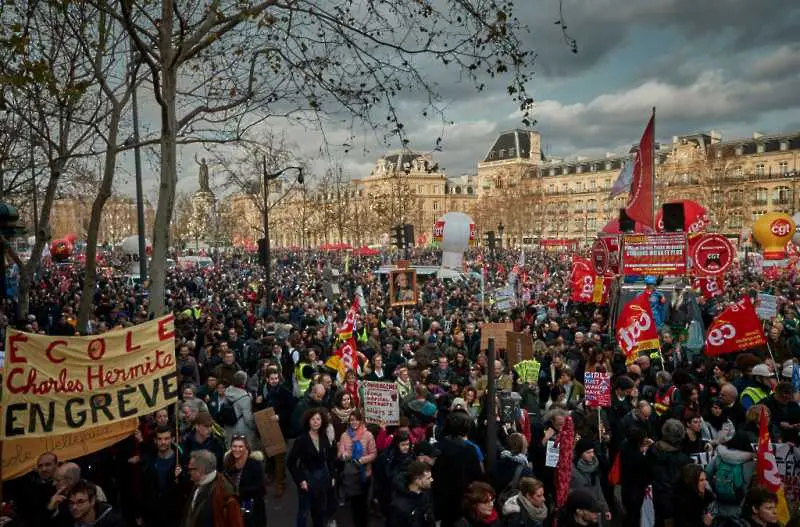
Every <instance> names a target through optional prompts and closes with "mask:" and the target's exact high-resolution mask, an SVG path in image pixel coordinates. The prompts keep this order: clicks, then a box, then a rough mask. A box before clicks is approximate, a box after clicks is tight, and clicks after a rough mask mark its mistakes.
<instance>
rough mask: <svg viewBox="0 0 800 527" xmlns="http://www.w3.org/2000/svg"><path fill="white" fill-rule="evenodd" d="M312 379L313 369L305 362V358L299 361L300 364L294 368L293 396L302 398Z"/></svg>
mask: <svg viewBox="0 0 800 527" xmlns="http://www.w3.org/2000/svg"><path fill="white" fill-rule="evenodd" d="M313 378H314V368H313V367H312V366H311V364H310V363H308V362H306V359H305V357H304V358H302V359H300V362H298V363H297V366H295V367H294V382H295V389H296V392H295V395H296V396H297V397H302V396H303V394H305V393H306V392H307V391H308V387H309V386H311V381H312V379H313Z"/></svg>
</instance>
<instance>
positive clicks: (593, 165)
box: [589, 163, 597, 172]
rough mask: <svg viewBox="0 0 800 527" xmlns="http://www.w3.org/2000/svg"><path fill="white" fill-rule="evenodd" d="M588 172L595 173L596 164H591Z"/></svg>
mask: <svg viewBox="0 0 800 527" xmlns="http://www.w3.org/2000/svg"><path fill="white" fill-rule="evenodd" d="M589 170H590V171H591V172H597V163H592V164H591V165H589Z"/></svg>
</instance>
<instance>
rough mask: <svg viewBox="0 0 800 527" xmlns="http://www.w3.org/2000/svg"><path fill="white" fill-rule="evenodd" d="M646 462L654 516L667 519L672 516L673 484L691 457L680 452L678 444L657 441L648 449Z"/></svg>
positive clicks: (674, 484)
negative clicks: (650, 482) (650, 484)
mask: <svg viewBox="0 0 800 527" xmlns="http://www.w3.org/2000/svg"><path fill="white" fill-rule="evenodd" d="M647 458H648V462H649V464H650V471H651V473H652V475H653V506H654V507H655V511H656V516H658V517H661V518H664V519H669V518H673V517H674V513H673V496H674V492H675V486H676V485H677V484H678V479H679V478H680V475H681V470H682V469H683V467H684V466H685V465H688V464H689V463H691V462H692V460H691V458H690V457H689V456H688V455H686V454H684V453H683V452H681V450H680V445H678V446H676V445H674V444H671V443H668V442H667V441H665V440H661V441H658V442H657V443H656V444H655V445H653V447H652V448H651V449H650V450H649V451H648V455H647Z"/></svg>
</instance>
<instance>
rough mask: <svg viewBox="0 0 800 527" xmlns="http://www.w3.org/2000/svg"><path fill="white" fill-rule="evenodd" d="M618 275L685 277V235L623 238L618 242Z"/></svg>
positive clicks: (647, 235)
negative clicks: (620, 259) (620, 249)
mask: <svg viewBox="0 0 800 527" xmlns="http://www.w3.org/2000/svg"><path fill="white" fill-rule="evenodd" d="M622 272H623V273H624V274H626V275H657V276H683V275H685V274H686V234H685V233H683V232H662V233H654V234H627V235H625V236H623V239H622Z"/></svg>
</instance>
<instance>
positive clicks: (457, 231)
mask: <svg viewBox="0 0 800 527" xmlns="http://www.w3.org/2000/svg"><path fill="white" fill-rule="evenodd" d="M433 239H434V240H436V241H437V242H439V245H440V246H441V248H442V267H445V268H448V269H461V262H462V260H463V259H464V251H465V250H467V248H468V247H469V246H470V245H475V222H474V221H472V218H470V217H469V216H467V215H466V214H464V213H463V212H448V213H447V214H445V215H444V216H442V217H441V218H439V219H438V220H436V224H435V225H434V226H433Z"/></svg>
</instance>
